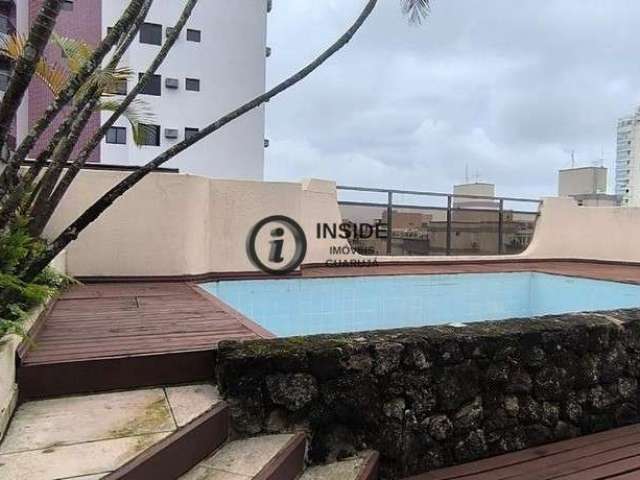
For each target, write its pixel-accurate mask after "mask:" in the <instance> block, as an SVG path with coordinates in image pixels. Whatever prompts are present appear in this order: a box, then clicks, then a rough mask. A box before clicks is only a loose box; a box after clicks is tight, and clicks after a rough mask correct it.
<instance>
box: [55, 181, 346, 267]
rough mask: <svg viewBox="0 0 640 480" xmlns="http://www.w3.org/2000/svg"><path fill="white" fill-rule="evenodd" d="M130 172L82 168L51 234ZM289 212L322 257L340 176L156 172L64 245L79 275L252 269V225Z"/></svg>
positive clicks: (314, 254) (313, 253)
mask: <svg viewBox="0 0 640 480" xmlns="http://www.w3.org/2000/svg"><path fill="white" fill-rule="evenodd" d="M124 175H126V174H125V173H123V172H114V171H93V170H85V171H83V172H82V173H81V174H80V176H79V177H78V179H77V181H76V182H75V183H74V185H73V186H72V188H71V189H70V191H69V193H68V194H67V196H66V197H65V200H64V201H63V203H62V206H61V208H60V209H59V210H58V212H57V213H56V215H55V216H54V218H53V219H52V221H51V223H50V225H49V226H48V229H47V231H46V234H47V235H48V236H49V237H53V236H55V235H56V234H57V233H59V232H60V231H61V229H62V228H64V227H65V226H67V225H68V224H69V223H70V222H71V221H73V220H74V219H75V218H76V217H77V215H78V214H79V213H81V211H82V209H83V208H86V206H88V205H89V204H90V203H91V202H92V201H94V200H95V199H96V198H98V196H99V195H101V194H102V193H104V192H105V191H106V190H107V189H108V188H110V187H111V186H113V184H115V183H116V182H117V181H118V180H120V179H122V178H123V177H124ZM275 214H281V215H287V216H289V217H291V218H293V219H294V220H296V221H297V222H298V223H300V224H301V225H302V226H303V228H305V230H306V231H307V238H308V240H309V247H308V251H307V256H306V261H307V262H324V261H326V259H327V258H328V256H329V247H330V245H334V244H340V245H345V244H346V242H345V241H330V240H325V241H315V224H316V222H323V221H326V222H340V220H341V219H340V212H339V209H338V205H337V203H336V191H335V184H334V183H333V182H326V181H320V180H308V181H305V182H304V183H284V182H255V181H238V180H212V179H209V178H205V177H199V176H195V175H186V174H163V173H156V174H151V175H149V176H148V177H147V178H145V179H144V180H143V181H142V182H141V183H140V184H139V185H138V186H137V187H136V188H134V189H133V190H131V191H130V192H128V193H127V194H126V195H125V196H124V197H123V198H121V199H120V200H119V201H118V202H116V203H115V204H114V205H113V206H112V208H110V209H109V210H108V211H107V212H106V213H105V214H104V216H103V217H101V218H100V219H99V220H98V221H97V222H95V223H94V224H93V225H91V226H90V227H89V228H88V229H87V230H85V231H84V232H83V233H82V234H81V235H80V237H79V238H78V240H77V241H76V242H74V243H73V244H72V245H71V246H70V247H69V248H68V249H67V251H66V262H65V263H66V268H67V271H68V273H69V274H70V275H74V276H153V275H197V274H203V273H210V272H237V271H254V270H256V269H255V268H254V266H253V265H252V264H251V263H250V261H249V259H248V257H247V254H246V240H247V237H248V235H249V232H250V230H251V228H252V227H253V226H254V225H255V224H256V223H257V222H258V221H259V220H261V219H263V218H264V217H267V216H270V215H275Z"/></svg>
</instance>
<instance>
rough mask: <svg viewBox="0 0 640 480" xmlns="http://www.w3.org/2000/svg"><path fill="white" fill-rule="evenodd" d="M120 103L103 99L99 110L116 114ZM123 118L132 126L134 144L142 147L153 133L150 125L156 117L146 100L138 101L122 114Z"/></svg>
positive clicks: (115, 100) (116, 100)
mask: <svg viewBox="0 0 640 480" xmlns="http://www.w3.org/2000/svg"><path fill="white" fill-rule="evenodd" d="M120 103H121V102H120V100H118V99H114V98H109V99H103V100H101V101H100V103H99V104H98V108H99V109H100V110H102V111H109V112H115V111H116V110H117V109H118V107H119V106H120ZM122 116H123V117H124V118H126V119H127V121H128V122H129V125H131V131H132V133H133V142H134V143H135V144H136V145H138V146H141V145H142V142H143V140H144V139H145V138H146V137H147V135H149V134H151V133H153V130H151V127H150V126H149V124H150V123H152V122H153V120H154V115H153V113H152V112H151V109H150V107H149V104H148V103H147V102H145V101H144V100H140V99H136V100H134V101H133V102H132V103H131V105H129V106H128V107H127V109H126V110H125V111H124V112H123V113H122Z"/></svg>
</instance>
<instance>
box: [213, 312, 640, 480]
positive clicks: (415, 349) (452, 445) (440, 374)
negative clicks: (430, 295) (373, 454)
mask: <svg viewBox="0 0 640 480" xmlns="http://www.w3.org/2000/svg"><path fill="white" fill-rule="evenodd" d="M217 373H218V380H219V383H220V386H221V389H222V390H223V392H224V394H225V396H226V397H227V399H228V400H229V401H230V402H231V404H232V412H233V423H234V427H235V428H236V429H237V430H238V431H239V432H241V433H242V434H246V435H251V434H258V433H261V432H282V431H292V430H305V431H307V432H308V435H309V437H310V439H311V451H310V455H311V459H312V460H313V461H315V462H322V461H325V460H328V459H332V458H336V457H340V456H345V455H349V454H351V453H353V452H354V451H356V450H361V449H364V448H373V449H376V450H378V451H380V454H381V461H382V474H383V478H401V477H402V476H406V475H409V474H414V473H419V472H425V471H428V470H432V469H436V468H439V467H444V466H447V465H452V464H458V463H464V462H468V461H472V460H475V459H479V458H482V457H487V456H490V455H498V454H501V453H505V452H511V451H515V450H519V449H523V448H527V447H531V446H535V445H540V444H543V443H547V442H551V441H554V440H560V439H566V438H570V437H574V436H577V435H583V434H588V433H592V432H596V431H600V430H604V429H608V428H613V427H615V426H621V425H625V424H629V423H634V422H637V421H638V419H639V415H638V409H639V407H640V404H639V396H638V379H639V378H640V310H626V311H615V312H603V313H592V314H571V315H561V316H549V317H542V318H537V319H520V320H506V321H501V322H483V323H478V324H473V325H470V326H467V327H463V328H453V327H424V328H419V329H405V330H396V331H386V332H367V333H359V334H351V335H336V336H314V337H299V338H290V339H279V340H264V341H252V342H246V343H243V344H240V343H233V342H229V343H224V344H222V345H221V346H220V350H219V353H218V363H217Z"/></svg>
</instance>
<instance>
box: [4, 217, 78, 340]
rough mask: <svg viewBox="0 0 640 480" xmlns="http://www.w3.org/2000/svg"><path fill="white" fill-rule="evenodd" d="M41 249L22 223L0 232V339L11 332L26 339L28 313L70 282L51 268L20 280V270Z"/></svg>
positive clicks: (39, 244) (41, 246) (38, 241)
mask: <svg viewBox="0 0 640 480" xmlns="http://www.w3.org/2000/svg"><path fill="white" fill-rule="evenodd" d="M43 248H44V244H43V243H42V241H41V240H37V239H34V238H32V237H31V236H30V235H29V234H28V233H27V228H26V223H25V222H24V221H21V220H20V221H18V222H16V224H15V225H14V226H13V227H12V228H11V229H10V230H8V231H6V232H3V233H0V338H2V337H3V336H4V335H6V334H10V333H15V334H18V335H21V336H25V335H26V332H25V331H24V328H23V326H22V323H23V320H24V319H25V317H26V315H27V312H28V310H29V309H30V308H32V307H34V306H36V305H40V304H42V303H44V302H45V301H46V300H47V299H48V298H49V297H51V296H53V295H55V294H56V292H58V291H59V290H61V289H63V288H65V287H66V286H67V285H69V283H70V282H71V280H70V279H69V278H68V277H66V276H64V275H61V274H59V273H57V272H56V271H54V270H53V269H51V268H46V269H45V270H43V271H42V273H40V274H39V275H38V276H37V277H36V278H35V279H34V280H33V281H31V282H25V281H23V280H21V279H20V273H21V268H22V267H23V266H24V265H25V263H26V262H28V261H29V259H30V258H33V257H34V256H36V255H39V254H40V253H41V252H42V249H43Z"/></svg>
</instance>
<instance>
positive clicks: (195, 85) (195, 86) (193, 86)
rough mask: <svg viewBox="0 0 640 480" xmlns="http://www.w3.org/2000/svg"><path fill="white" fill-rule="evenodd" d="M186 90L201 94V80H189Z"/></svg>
mask: <svg viewBox="0 0 640 480" xmlns="http://www.w3.org/2000/svg"><path fill="white" fill-rule="evenodd" d="M185 88H186V89H187V90H191V91H193V92H199V91H200V80H198V79H197V78H187V81H186V84H185Z"/></svg>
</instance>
